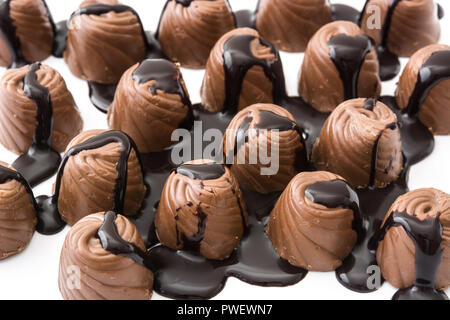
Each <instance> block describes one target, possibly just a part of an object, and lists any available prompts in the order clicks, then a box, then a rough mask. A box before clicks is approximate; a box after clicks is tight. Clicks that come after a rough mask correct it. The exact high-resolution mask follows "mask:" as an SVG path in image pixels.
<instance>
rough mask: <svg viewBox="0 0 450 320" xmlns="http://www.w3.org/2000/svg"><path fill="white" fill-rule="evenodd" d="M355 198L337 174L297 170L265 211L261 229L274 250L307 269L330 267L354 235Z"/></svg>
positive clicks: (346, 251)
mask: <svg viewBox="0 0 450 320" xmlns="http://www.w3.org/2000/svg"><path fill="white" fill-rule="evenodd" d="M358 205H359V200H358V196H357V194H356V192H355V191H354V190H353V189H352V188H351V187H350V186H349V185H348V184H347V183H346V182H345V180H344V179H343V178H341V177H340V176H338V175H335V174H332V173H329V172H325V171H316V172H302V173H300V174H298V175H297V176H296V177H295V178H294V179H292V181H291V182H290V183H289V185H288V186H287V188H286V190H285V191H284V192H283V194H282V195H281V197H280V198H279V200H278V202H277V204H276V205H275V208H274V209H273V210H272V213H271V214H270V220H269V223H268V225H267V234H268V236H269V238H270V240H271V241H272V244H273V245H274V247H275V250H276V251H277V252H278V253H279V254H280V256H281V257H282V258H284V259H286V260H288V261H289V263H290V264H292V265H294V266H297V267H302V268H304V269H307V270H311V271H332V270H335V269H336V268H337V267H339V266H340V265H341V264H342V261H343V260H344V259H345V258H346V257H347V256H348V254H349V253H350V252H351V250H352V249H353V246H354V245H355V243H356V240H357V233H356V231H355V228H354V224H355V221H358V218H359V210H358Z"/></svg>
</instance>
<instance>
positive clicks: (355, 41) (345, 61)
mask: <svg viewBox="0 0 450 320" xmlns="http://www.w3.org/2000/svg"><path fill="white" fill-rule="evenodd" d="M328 47H329V49H330V58H331V60H333V62H334V65H335V66H336V68H337V69H338V71H339V75H340V77H341V80H342V85H343V87H344V100H349V99H354V98H357V97H358V80H359V74H360V71H361V68H362V66H363V64H364V61H365V59H366V55H367V54H368V53H369V52H370V50H371V49H372V43H371V41H370V39H369V38H368V37H367V36H364V35H359V36H356V37H351V36H348V35H346V34H338V35H336V36H334V37H332V38H331V39H330V40H329V41H328Z"/></svg>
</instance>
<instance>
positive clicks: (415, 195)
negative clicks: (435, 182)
mask: <svg viewBox="0 0 450 320" xmlns="http://www.w3.org/2000/svg"><path fill="white" fill-rule="evenodd" d="M383 228H384V232H383V235H384V237H383V238H382V240H381V242H380V243H379V245H378V250H377V261H378V264H379V266H380V268H381V272H382V274H383V277H384V278H385V279H386V280H387V281H388V282H389V283H390V284H392V285H393V286H394V287H396V288H407V287H411V286H413V285H414V284H415V285H418V284H419V285H420V282H419V283H418V282H417V280H416V279H421V281H422V285H424V286H431V287H432V288H434V287H436V288H437V289H443V288H446V287H448V286H449V285H450V195H448V194H447V193H444V192H442V191H440V190H437V189H419V190H414V191H411V192H409V193H407V194H405V195H402V196H400V197H399V198H398V199H397V200H396V201H395V202H394V204H393V205H392V206H391V208H390V209H389V211H388V213H387V215H386V218H385V219H384V222H383ZM426 281H428V283H427V282H426Z"/></svg>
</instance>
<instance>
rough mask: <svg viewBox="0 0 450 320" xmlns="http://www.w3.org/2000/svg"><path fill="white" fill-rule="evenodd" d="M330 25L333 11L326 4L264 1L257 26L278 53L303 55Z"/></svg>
mask: <svg viewBox="0 0 450 320" xmlns="http://www.w3.org/2000/svg"><path fill="white" fill-rule="evenodd" d="M329 22H331V7H330V5H329V3H328V1H325V0H313V1H311V0H300V1H299V0H261V1H260V2H259V5H258V8H257V11H256V22H255V24H256V29H257V30H258V31H259V32H260V34H261V36H262V37H263V38H264V39H266V40H268V41H270V42H272V43H273V44H274V45H275V47H277V49H278V50H283V51H289V52H303V51H305V49H306V46H307V44H308V42H309V40H310V39H311V37H312V36H313V35H314V33H316V31H317V30H319V29H320V27H322V26H323V25H325V24H327V23H329Z"/></svg>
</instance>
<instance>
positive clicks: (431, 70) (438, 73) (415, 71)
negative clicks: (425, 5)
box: [396, 44, 450, 135]
mask: <svg viewBox="0 0 450 320" xmlns="http://www.w3.org/2000/svg"><path fill="white" fill-rule="evenodd" d="M396 100H397V104H398V106H399V108H401V109H403V110H405V112H407V113H408V115H410V116H413V117H414V116H417V117H419V120H420V121H421V122H422V123H423V124H424V125H425V126H427V127H428V128H429V129H430V131H432V132H433V133H434V134H436V135H448V134H450V108H449V107H448V106H449V103H450V46H447V45H443V44H435V45H430V46H427V47H425V48H422V49H420V50H419V51H417V52H416V53H415V54H414V55H413V56H412V57H411V59H410V60H409V62H408V64H407V65H406V67H405V69H404V71H403V73H402V75H401V77H400V82H399V83H398V87H397V91H396Z"/></svg>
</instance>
